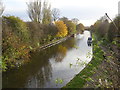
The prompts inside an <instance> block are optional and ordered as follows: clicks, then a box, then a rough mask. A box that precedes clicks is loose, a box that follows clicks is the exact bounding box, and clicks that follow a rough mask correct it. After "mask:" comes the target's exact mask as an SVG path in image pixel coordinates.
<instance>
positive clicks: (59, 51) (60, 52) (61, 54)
mask: <svg viewBox="0 0 120 90" xmlns="http://www.w3.org/2000/svg"><path fill="white" fill-rule="evenodd" d="M66 52H67V48H66V47H64V46H62V45H59V46H58V49H57V54H56V56H55V61H56V62H61V61H62V60H63V58H64V57H65V56H66Z"/></svg>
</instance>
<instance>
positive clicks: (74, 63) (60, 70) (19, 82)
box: [2, 31, 92, 88]
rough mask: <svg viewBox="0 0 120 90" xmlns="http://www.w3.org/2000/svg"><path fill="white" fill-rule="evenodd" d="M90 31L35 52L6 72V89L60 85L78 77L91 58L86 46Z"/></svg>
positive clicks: (89, 48) (90, 49)
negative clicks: (24, 62)
mask: <svg viewBox="0 0 120 90" xmlns="http://www.w3.org/2000/svg"><path fill="white" fill-rule="evenodd" d="M88 37H90V32H89V31H85V32H84V34H83V35H82V37H80V36H79V35H77V36H76V37H74V38H72V37H71V38H69V39H68V40H66V41H64V42H62V43H60V44H58V45H55V46H52V47H50V48H47V49H45V50H42V51H40V52H36V53H34V54H33V55H31V62H30V63H28V64H26V65H24V66H21V67H19V68H17V69H13V70H10V71H7V72H6V73H3V78H2V81H3V83H2V85H3V88H61V87H63V86H65V85H66V84H67V83H68V82H69V81H70V80H71V79H73V78H74V77H75V75H76V74H78V73H79V72H80V71H81V70H82V69H83V68H84V67H85V66H86V65H87V63H88V62H90V60H91V58H92V47H89V46H88V45H87V39H88Z"/></svg>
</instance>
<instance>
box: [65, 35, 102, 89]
mask: <svg viewBox="0 0 120 90" xmlns="http://www.w3.org/2000/svg"><path fill="white" fill-rule="evenodd" d="M103 55H104V52H103V51H102V50H101V48H100V47H99V45H98V42H97V40H95V39H94V36H93V58H92V60H91V61H90V62H89V64H88V65H87V66H86V67H85V68H84V69H83V70H82V71H81V72H80V73H79V74H77V75H76V76H75V77H74V78H73V79H72V80H71V81H70V82H69V83H68V84H67V85H66V86H64V87H63V88H83V86H84V85H85V83H86V82H87V81H91V80H92V79H91V78H90V77H91V76H92V75H93V74H94V73H95V72H94V69H97V66H98V65H99V64H101V62H102V61H103V60H104V57H103Z"/></svg>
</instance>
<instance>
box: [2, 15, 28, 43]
mask: <svg viewBox="0 0 120 90" xmlns="http://www.w3.org/2000/svg"><path fill="white" fill-rule="evenodd" d="M3 23H5V24H6V25H8V27H9V28H11V30H12V32H14V33H15V34H16V35H17V36H18V37H19V38H20V39H21V41H23V42H27V41H29V32H28V29H27V26H26V23H25V22H23V21H22V20H21V19H20V18H18V17H15V16H8V17H6V16H3Z"/></svg>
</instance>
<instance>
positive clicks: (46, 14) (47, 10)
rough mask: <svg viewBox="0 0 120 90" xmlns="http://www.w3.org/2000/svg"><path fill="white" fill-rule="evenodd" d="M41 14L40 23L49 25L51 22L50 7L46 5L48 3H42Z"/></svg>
mask: <svg viewBox="0 0 120 90" xmlns="http://www.w3.org/2000/svg"><path fill="white" fill-rule="evenodd" d="M42 13H43V19H42V23H43V24H50V23H51V21H52V12H51V5H50V4H48V2H46V1H44V2H43V9H42Z"/></svg>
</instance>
